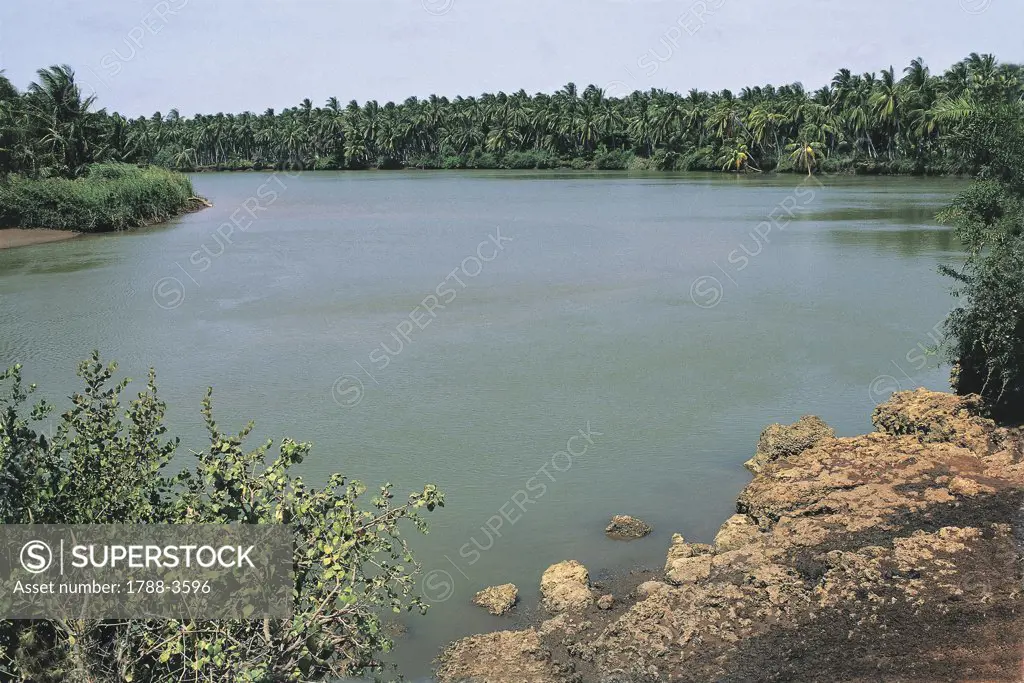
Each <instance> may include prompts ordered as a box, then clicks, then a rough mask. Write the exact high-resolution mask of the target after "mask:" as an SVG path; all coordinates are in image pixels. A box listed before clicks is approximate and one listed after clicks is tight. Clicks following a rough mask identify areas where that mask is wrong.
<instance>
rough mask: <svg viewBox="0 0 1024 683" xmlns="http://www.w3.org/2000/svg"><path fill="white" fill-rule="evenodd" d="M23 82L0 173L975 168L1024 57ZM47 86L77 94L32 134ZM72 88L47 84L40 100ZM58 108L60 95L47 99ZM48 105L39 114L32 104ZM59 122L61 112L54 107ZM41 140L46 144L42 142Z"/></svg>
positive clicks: (1, 141) (1020, 86) (5, 99)
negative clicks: (242, 83) (338, 84)
mask: <svg viewBox="0 0 1024 683" xmlns="http://www.w3.org/2000/svg"><path fill="white" fill-rule="evenodd" d="M40 83H41V85H33V86H32V87H30V88H29V90H28V92H27V93H25V94H24V95H18V94H17V93H16V91H15V89H14V88H13V87H12V86H11V85H10V83H8V82H6V81H3V80H2V79H0V148H2V149H3V151H2V153H0V173H2V172H4V171H10V170H20V171H33V170H36V169H39V168H40V166H41V165H44V164H54V165H57V166H60V167H61V168H63V169H65V170H68V171H73V170H74V169H76V168H81V165H82V164H84V163H87V162H88V161H93V160H101V159H109V160H115V161H124V162H129V163H140V164H157V165H161V166H166V167H170V168H176V169H179V170H197V169H217V168H219V169H248V168H265V167H272V166H273V167H279V166H285V165H292V166H300V167H302V168H310V169H341V168H350V169H359V168H368V167H378V168H401V167H418V168H553V167H571V168H581V169H582V168H594V169H610V168H620V169H621V168H637V169H642V168H650V169H657V170H673V169H675V170H697V169H704V170H718V169H723V170H726V169H728V170H734V171H751V170H769V169H778V170H800V171H804V170H806V171H808V172H810V171H813V170H816V169H821V170H826V171H849V172H853V171H856V172H863V173H888V172H893V173H960V172H973V171H975V170H976V169H975V168H973V167H972V166H971V165H970V164H971V158H970V156H969V155H965V154H963V153H962V151H961V150H960V149H959V148H956V147H953V146H951V145H950V144H948V143H947V136H946V134H947V133H950V132H952V129H953V127H954V126H955V125H956V119H955V118H951V117H950V111H951V110H953V111H955V110H957V109H958V108H959V105H960V104H961V100H963V99H964V98H969V99H971V100H973V101H978V102H985V103H1000V102H1014V101H1019V100H1020V98H1021V96H1022V94H1024V70H1022V68H1021V67H1020V66H1017V65H1011V64H1000V63H998V62H997V61H996V59H995V58H994V57H993V56H992V55H979V54H972V55H970V56H969V57H968V58H966V59H964V60H963V61H961V62H959V63H957V64H955V65H953V66H952V67H951V68H949V69H948V70H947V71H946V72H945V73H943V74H941V75H934V74H932V73H930V71H929V69H928V67H926V66H925V65H924V63H923V62H922V61H921V60H920V59H916V60H914V61H913V62H911V64H910V65H909V66H907V67H906V68H905V69H904V70H903V72H902V74H899V73H897V72H896V71H895V70H894V69H893V68H891V67H890V68H889V69H886V70H884V71H882V72H881V73H878V74H875V73H866V74H854V73H851V72H850V71H849V70H848V69H842V70H840V71H839V72H838V73H836V75H835V77H834V78H833V79H832V82H831V83H829V84H828V85H825V86H824V87H822V88H819V89H818V90H815V91H814V92H808V91H807V90H805V89H804V87H803V86H802V85H801V84H799V83H794V84H790V85H783V86H780V87H775V86H771V85H766V86H758V87H748V88H743V90H741V91H740V92H739V93H738V94H734V93H732V92H730V91H728V90H722V91H720V92H703V91H696V90H691V91H690V92H689V93H688V94H687V95H685V96H682V95H678V94H675V93H671V92H666V91H663V90H650V91H647V92H634V93H633V94H631V95H629V96H627V97H624V98H609V97H607V96H606V95H605V93H604V92H603V91H602V90H601V89H600V88H597V87H595V86H592V85H591V86H588V87H586V88H585V89H584V90H583V91H582V92H580V91H579V90H578V89H577V87H576V86H575V85H573V84H571V83H570V84H569V85H566V86H565V87H564V88H562V89H561V90H560V91H558V92H556V93H554V94H551V95H548V94H537V95H533V96H530V95H527V94H526V92H524V91H522V90H520V91H519V92H516V93H514V94H511V95H508V94H506V93H503V92H499V93H497V94H484V95H481V96H480V97H456V98H455V99H453V100H449V99H448V98H446V97H440V96H437V95H431V96H430V97H429V98H428V99H426V100H419V99H417V98H415V97H412V98H409V99H407V100H405V102H403V103H401V104H395V103H393V102H388V103H386V104H383V105H382V104H379V103H378V102H376V101H370V102H366V103H364V104H362V105H360V104H359V103H358V102H356V101H352V102H349V103H348V105H347V106H342V105H341V104H340V103H339V100H338V99H337V98H334V97H332V98H330V99H329V100H327V102H326V104H325V106H323V107H315V106H313V103H312V102H311V101H310V100H309V99H306V100H304V101H303V102H302V103H301V104H300V105H299V106H297V107H292V108H289V109H286V110H284V111H282V112H280V113H276V112H275V111H274V110H273V109H268V110H266V111H265V112H264V113H263V114H255V113H252V112H244V113H241V114H223V113H218V114H212V115H208V114H206V115H197V116H195V117H193V118H183V117H181V116H180V115H179V114H178V112H177V110H173V109H172V110H171V111H170V113H169V114H167V115H164V114H161V113H159V112H158V113H155V114H153V115H152V116H151V117H148V118H147V117H139V118H135V119H129V118H125V117H123V116H121V115H119V114H116V113H115V114H107V113H106V112H103V111H99V112H90V111H89V109H90V107H91V105H92V104H93V102H91V101H90V100H81V99H80V98H79V99H77V100H76V99H75V98H73V97H70V96H67V95H66V93H67V92H68V91H69V90H70V89H73V87H74V86H73V72H72V71H71V69H70V68H69V67H52V68H51V69H48V70H44V71H41V72H40ZM42 92H57V93H60V92H64V93H65V98H66V99H67V100H68V101H69V102H71V104H70V105H69V106H67V107H64V108H63V109H60V113H59V114H57V115H55V116H53V117H51V118H52V125H50V124H47V125H46V126H44V127H43V129H41V130H37V131H36V132H35V133H33V132H32V131H31V130H30V129H26V128H24V127H23V126H22V124H21V122H24V121H26V120H29V119H31V118H32V117H33V116H36V115H35V114H33V113H32V112H34V111H36V110H37V109H38V106H37V105H34V104H32V102H33V100H34V98H35V99H38V98H40V97H41V95H40V93H42ZM52 99H58V100H59V99H60V96H59V95H57V96H55V97H54V96H47V97H46V98H43V101H45V102H46V103H47V107H49V104H50V100H52ZM47 111H49V108H47ZM36 118H37V119H38V118H39V117H38V116H36ZM47 120H48V121H49V119H47ZM40 143H41V144H42V146H43V147H45V149H40Z"/></svg>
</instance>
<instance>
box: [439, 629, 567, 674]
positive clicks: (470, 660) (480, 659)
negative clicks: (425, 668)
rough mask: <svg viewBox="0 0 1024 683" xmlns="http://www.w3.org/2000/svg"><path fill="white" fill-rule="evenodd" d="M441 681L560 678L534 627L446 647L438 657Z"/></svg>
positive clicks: (467, 640)
mask: <svg viewBox="0 0 1024 683" xmlns="http://www.w3.org/2000/svg"><path fill="white" fill-rule="evenodd" d="M439 661H440V666H439V667H438V669H437V677H438V679H439V680H442V681H488V683H551V682H553V681H558V680H561V679H559V678H558V676H559V675H560V670H559V668H558V666H556V665H555V664H554V663H553V662H552V661H551V652H550V650H548V649H547V648H546V647H545V646H544V644H543V643H542V642H541V639H540V634H539V633H538V632H537V631H535V630H534V629H528V630H526V631H498V632H497V633H487V634H484V635H479V636H472V637H470V638H464V639H462V640H459V641H456V642H454V643H452V644H451V645H449V646H448V648H447V649H446V650H445V651H444V652H443V653H442V654H441V657H440V659H439Z"/></svg>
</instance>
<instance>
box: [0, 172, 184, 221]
mask: <svg viewBox="0 0 1024 683" xmlns="http://www.w3.org/2000/svg"><path fill="white" fill-rule="evenodd" d="M198 201H199V200H198V199H197V198H196V197H195V192H194V190H193V189H192V181H191V180H189V179H188V177H187V176H184V175H181V174H180V173H175V172H173V171H168V170H166V169H163V168H156V167H148V168H138V167H136V166H131V165H128V164H94V165H92V166H90V167H89V170H88V175H86V176H85V177H82V178H76V179H74V180H71V179H67V178H45V179H38V180H37V179H30V178H25V177H23V176H18V175H12V176H8V178H7V179H6V180H4V181H0V226H3V227H22V228H56V229H59V230H77V231H81V232H101V231H105V230H124V229H125V228H132V227H138V226H140V225H147V224H151V223H158V222H161V221H165V220H167V219H169V218H172V217H174V216H176V215H178V214H180V213H182V212H184V211H187V210H188V209H190V208H192V207H193V206H195V205H196V204H197V203H198Z"/></svg>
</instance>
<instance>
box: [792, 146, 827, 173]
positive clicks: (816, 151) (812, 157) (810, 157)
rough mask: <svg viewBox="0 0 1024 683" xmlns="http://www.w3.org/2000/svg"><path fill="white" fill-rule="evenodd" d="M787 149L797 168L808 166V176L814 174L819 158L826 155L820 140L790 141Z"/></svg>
mask: <svg viewBox="0 0 1024 683" xmlns="http://www.w3.org/2000/svg"><path fill="white" fill-rule="evenodd" d="M786 151H787V152H789V153H790V154H789V158H790V159H791V160H792V161H793V165H794V166H795V167H796V168H806V169H807V175H808V176H811V175H814V169H815V168H817V167H818V159H819V158H820V157H823V156H824V155H823V154H822V151H821V143H820V142H809V141H807V140H802V141H800V142H793V143H790V144H789V145H788V146H787V147H786Z"/></svg>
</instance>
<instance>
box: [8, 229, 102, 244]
mask: <svg viewBox="0 0 1024 683" xmlns="http://www.w3.org/2000/svg"><path fill="white" fill-rule="evenodd" d="M81 234H82V233H80V232H72V231H70V230H53V229H50V228H0V249H14V248H16V247H28V246H32V245H33V244H47V243H49V242H63V241H64V240H69V239H74V238H75V237H78V236H79V235H81Z"/></svg>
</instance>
